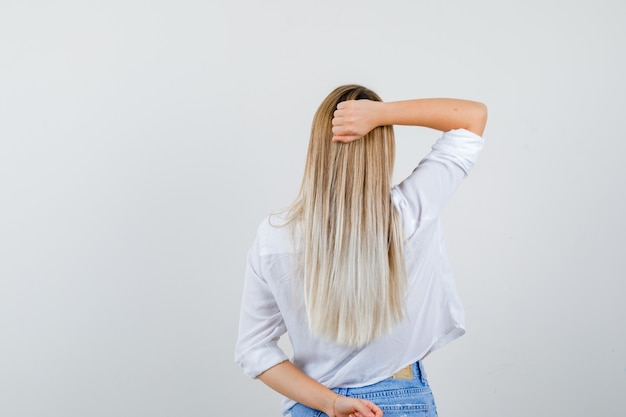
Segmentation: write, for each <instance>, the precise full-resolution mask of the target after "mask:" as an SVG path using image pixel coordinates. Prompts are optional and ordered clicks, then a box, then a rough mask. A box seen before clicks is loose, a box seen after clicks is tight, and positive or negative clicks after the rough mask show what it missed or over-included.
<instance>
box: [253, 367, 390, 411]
mask: <svg viewBox="0 0 626 417" xmlns="http://www.w3.org/2000/svg"><path fill="white" fill-rule="evenodd" d="M258 378H259V379H260V380H261V381H263V382H264V383H265V384H267V385H268V386H269V387H270V388H272V389H274V390H275V391H277V392H279V393H281V394H283V395H284V396H286V397H289V398H291V399H292V400H294V401H297V402H299V403H301V404H304V405H306V406H307V407H310V408H313V409H315V410H319V411H322V412H324V413H326V415H328V416H329V417H382V415H383V412H382V410H381V409H380V408H378V406H376V405H375V404H374V403H372V402H370V401H366V400H361V399H356V398H349V397H344V396H341V395H339V394H337V393H335V392H333V391H331V390H329V389H328V388H326V387H325V386H323V385H322V384H320V383H318V382H317V381H315V380H314V379H312V378H310V377H309V376H307V375H306V374H305V373H304V372H302V371H300V370H299V369H298V368H296V366H295V365H294V364H292V363H291V362H289V361H285V362H281V363H279V364H278V365H276V366H274V367H272V368H270V369H268V370H267V371H265V372H263V373H262V374H261V375H259V376H258Z"/></svg>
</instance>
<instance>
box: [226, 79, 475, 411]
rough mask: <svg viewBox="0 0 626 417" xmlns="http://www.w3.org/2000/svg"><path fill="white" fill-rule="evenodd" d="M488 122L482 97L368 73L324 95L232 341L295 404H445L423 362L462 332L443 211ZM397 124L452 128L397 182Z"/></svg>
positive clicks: (266, 231) (375, 407) (267, 230)
mask: <svg viewBox="0 0 626 417" xmlns="http://www.w3.org/2000/svg"><path fill="white" fill-rule="evenodd" d="M486 120H487V111H486V107H485V106H484V105H483V104H481V103H477V102H473V101H467V100H457V99H417V100H409V101H399V102H389V103H385V102H382V101H381V100H380V98H379V97H378V96H377V95H376V94H375V93H373V92H372V91H370V90H368V89H366V88H364V87H361V86H357V85H346V86H342V87H339V88H337V89H335V90H334V91H333V92H332V93H330V95H329V96H328V97H327V98H326V99H325V100H324V102H323V103H322V104H321V105H320V107H319V109H318V110H317V112H316V114H315V117H314V119H313V126H312V131H311V138H310V143H309V150H308V154H307V160H306V167H305V173H304V178H303V181H302V187H301V190H300V193H299V195H298V198H297V199H296V200H295V202H294V203H293V204H292V206H291V207H290V208H288V209H287V210H285V211H284V212H281V213H279V214H275V215H272V216H270V217H268V218H267V219H266V220H264V221H263V222H262V224H261V225H260V227H259V230H258V232H257V237H256V240H255V242H254V244H253V246H252V248H251V249H250V251H249V253H248V267H247V270H246V280H245V284H244V293H243V300H242V307H241V318H240V326H239V338H238V341H237V345H236V353H235V360H236V361H237V362H238V363H239V364H240V365H241V366H242V367H243V369H244V372H245V373H246V374H247V375H249V376H251V377H253V378H259V379H260V380H261V381H263V382H264V383H265V384H267V385H268V386H270V387H271V388H273V389H274V390H276V391H278V392H279V393H281V394H283V395H284V396H285V397H286V400H285V402H284V404H283V413H284V415H285V416H289V417H304V416H329V417H380V416H382V415H383V413H384V415H385V416H387V417H392V416H406V415H420V416H436V415H437V414H436V408H435V403H434V399H433V396H432V393H431V391H430V388H429V386H428V382H427V380H426V377H425V375H424V373H423V367H422V363H421V360H422V359H423V358H424V357H425V356H426V355H428V354H429V353H430V352H432V351H433V350H435V349H437V348H439V347H441V346H443V345H444V344H446V343H448V342H450V341H452V340H454V339H456V338H457V337H459V336H461V335H462V334H463V333H464V328H463V326H464V317H463V310H462V307H461V304H460V302H459V299H458V296H457V293H456V289H455V287H454V282H453V279H452V274H451V271H450V266H449V262H448V260H447V256H446V252H445V246H444V244H443V240H442V233H441V228H440V222H439V217H440V213H441V210H442V208H443V207H444V205H445V203H446V202H447V201H448V199H449V198H450V196H451V195H452V194H453V192H454V191H455V189H456V188H457V186H458V185H459V183H460V182H461V180H462V179H463V178H464V177H465V176H466V175H467V174H468V172H469V170H470V169H471V167H472V166H473V164H474V162H475V161H476V158H477V156H478V154H479V152H480V150H481V148H482V145H483V140H482V138H481V137H480V136H481V135H482V133H483V130H484V127H485V124H486ZM394 124H395V125H413V126H425V127H429V128H433V129H437V130H440V131H442V132H444V133H443V135H442V136H441V138H440V139H439V140H438V141H437V142H436V143H435V144H434V145H433V149H432V151H431V152H430V153H429V154H428V155H427V156H426V158H424V159H423V160H422V161H421V162H420V164H419V165H418V167H417V168H416V169H415V170H414V171H413V173H412V174H411V175H410V176H409V177H408V178H406V179H405V180H404V181H402V182H401V183H400V184H399V185H397V186H395V187H391V176H392V167H393V161H394V135H393V127H392V125H394ZM285 332H287V333H288V335H289V338H290V341H291V345H292V347H293V358H292V359H291V361H290V360H288V358H287V356H286V355H285V353H284V352H283V351H282V350H281V349H280V348H279V347H278V346H277V341H278V339H279V337H280V336H281V335H282V334H284V333H285Z"/></svg>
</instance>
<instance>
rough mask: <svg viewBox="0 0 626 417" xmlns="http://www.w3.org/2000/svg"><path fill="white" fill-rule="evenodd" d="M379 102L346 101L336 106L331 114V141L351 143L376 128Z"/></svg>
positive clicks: (379, 108) (379, 107)
mask: <svg viewBox="0 0 626 417" xmlns="http://www.w3.org/2000/svg"><path fill="white" fill-rule="evenodd" d="M382 105H383V103H382V102H380V101H371V100H348V101H342V102H341V103H339V104H338V105H337V110H335V113H334V114H333V116H334V117H333V122H332V123H333V141H335V142H352V141H354V140H357V139H361V138H362V137H363V136H365V135H367V134H368V133H369V132H370V131H372V130H373V129H375V128H376V127H378V125H379V124H378V116H379V114H380V110H381V106H382Z"/></svg>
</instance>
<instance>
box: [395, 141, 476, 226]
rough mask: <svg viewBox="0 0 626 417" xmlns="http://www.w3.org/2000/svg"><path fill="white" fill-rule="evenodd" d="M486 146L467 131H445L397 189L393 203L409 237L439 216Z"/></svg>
mask: <svg viewBox="0 0 626 417" xmlns="http://www.w3.org/2000/svg"><path fill="white" fill-rule="evenodd" d="M483 143H484V141H483V139H482V138H481V137H480V136H478V135H477V134H475V133H472V132H470V131H468V130H465V129H456V130H450V131H448V132H445V133H444V134H443V135H442V136H441V138H439V139H438V140H437V142H435V144H434V145H433V147H432V150H431V152H430V153H429V154H428V155H427V156H426V157H425V158H424V159H422V161H421V162H420V163H419V165H418V166H417V168H415V170H414V171H413V173H411V175H409V176H408V177H407V178H406V179H405V180H404V181H402V182H401V183H400V184H398V185H397V186H395V187H394V189H393V194H392V195H393V200H394V203H395V204H396V207H398V209H399V210H400V212H401V215H402V218H403V219H404V227H405V232H406V233H407V237H410V236H411V235H412V234H413V233H415V231H416V230H417V228H418V227H419V225H420V224H421V223H422V222H425V221H428V220H432V219H435V218H437V217H439V215H440V214H441V211H442V209H443V207H444V206H445V204H446V203H447V202H448V200H449V199H450V197H451V196H452V194H454V191H455V190H456V189H457V187H458V186H459V184H460V183H461V181H462V180H463V179H464V178H465V177H466V176H467V174H469V172H470V170H471V169H472V167H473V166H474V164H475V163H476V160H477V159H478V155H479V154H480V151H481V149H482V147H483Z"/></svg>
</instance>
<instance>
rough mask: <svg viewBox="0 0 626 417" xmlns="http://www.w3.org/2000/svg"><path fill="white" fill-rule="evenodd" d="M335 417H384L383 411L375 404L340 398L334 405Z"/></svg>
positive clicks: (356, 399) (361, 400) (357, 399)
mask: <svg viewBox="0 0 626 417" xmlns="http://www.w3.org/2000/svg"><path fill="white" fill-rule="evenodd" d="M334 412H335V416H334V417H382V416H383V411H382V410H381V409H380V408H379V407H378V406H377V405H376V404H374V403H373V402H371V401H367V400H363V399H359V398H350V397H344V396H339V397H337V399H336V400H335V403H334Z"/></svg>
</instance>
